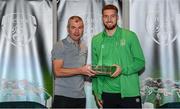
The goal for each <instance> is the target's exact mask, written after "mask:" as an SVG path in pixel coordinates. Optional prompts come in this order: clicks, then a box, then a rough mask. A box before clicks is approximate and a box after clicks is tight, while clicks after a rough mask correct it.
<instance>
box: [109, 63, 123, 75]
mask: <svg viewBox="0 0 180 109" xmlns="http://www.w3.org/2000/svg"><path fill="white" fill-rule="evenodd" d="M113 66H116V71H115V72H114V73H113V74H112V75H111V77H117V76H118V75H119V74H120V73H121V67H120V66H119V65H117V64H113Z"/></svg>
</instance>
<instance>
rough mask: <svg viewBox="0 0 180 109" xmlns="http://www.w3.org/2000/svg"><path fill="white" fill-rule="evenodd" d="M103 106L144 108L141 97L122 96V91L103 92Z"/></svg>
mask: <svg viewBox="0 0 180 109" xmlns="http://www.w3.org/2000/svg"><path fill="white" fill-rule="evenodd" d="M102 99H103V108H142V105H141V97H140V96H136V97H125V98H121V94H120V93H104V92H103V94H102Z"/></svg>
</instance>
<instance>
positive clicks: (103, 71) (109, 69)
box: [92, 65, 116, 76]
mask: <svg viewBox="0 0 180 109" xmlns="http://www.w3.org/2000/svg"><path fill="white" fill-rule="evenodd" d="M92 70H94V71H96V72H97V74H96V75H104V76H111V75H112V74H113V73H114V72H115V71H116V66H98V65H97V66H94V65H93V66H92Z"/></svg>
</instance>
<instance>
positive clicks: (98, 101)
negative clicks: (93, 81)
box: [95, 96, 103, 108]
mask: <svg viewBox="0 0 180 109" xmlns="http://www.w3.org/2000/svg"><path fill="white" fill-rule="evenodd" d="M95 98H96V102H97V104H98V106H99V108H103V101H102V100H99V99H98V98H97V97H96V96H95Z"/></svg>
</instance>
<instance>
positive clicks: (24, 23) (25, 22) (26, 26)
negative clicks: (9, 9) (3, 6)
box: [1, 13, 37, 47]
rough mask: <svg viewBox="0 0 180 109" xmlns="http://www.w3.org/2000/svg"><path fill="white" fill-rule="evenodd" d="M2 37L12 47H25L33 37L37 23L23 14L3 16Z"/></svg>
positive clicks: (33, 18)
mask: <svg viewBox="0 0 180 109" xmlns="http://www.w3.org/2000/svg"><path fill="white" fill-rule="evenodd" d="M1 28H2V36H3V37H4V38H5V39H6V41H8V42H9V43H11V44H12V45H14V46H21V47H22V46H25V45H27V44H29V42H31V41H32V38H33V37H34V36H35V31H36V28H37V23H36V19H35V17H33V16H31V15H27V14H23V13H12V14H8V15H5V16H3V19H2V24H1Z"/></svg>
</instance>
